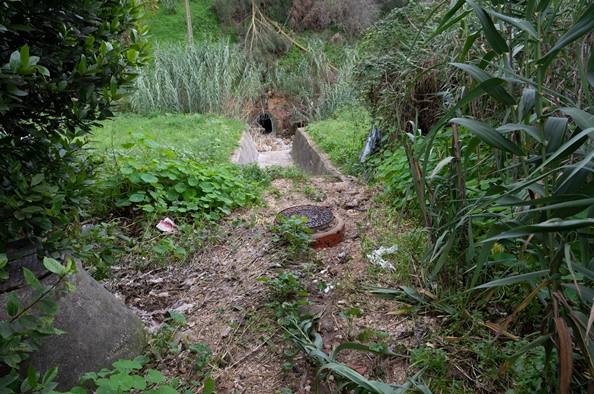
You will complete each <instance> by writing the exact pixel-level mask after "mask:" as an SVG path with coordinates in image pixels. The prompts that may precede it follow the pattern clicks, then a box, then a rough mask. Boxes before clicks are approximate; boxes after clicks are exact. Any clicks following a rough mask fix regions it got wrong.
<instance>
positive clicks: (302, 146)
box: [291, 128, 341, 179]
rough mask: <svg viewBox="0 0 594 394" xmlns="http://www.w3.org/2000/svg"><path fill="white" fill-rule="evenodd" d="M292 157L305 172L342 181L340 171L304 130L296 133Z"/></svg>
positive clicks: (298, 130)
mask: <svg viewBox="0 0 594 394" xmlns="http://www.w3.org/2000/svg"><path fill="white" fill-rule="evenodd" d="M291 157H292V158H293V161H294V162H295V164H296V165H297V166H299V168H301V170H302V171H303V172H306V173H309V174H312V175H330V176H333V177H336V178H338V179H341V177H340V173H339V172H338V170H337V169H336V168H334V167H333V166H332V165H331V164H330V159H329V158H328V155H326V154H325V153H324V152H322V151H321V150H319V149H318V148H317V147H316V143H315V142H314V141H313V140H312V139H311V137H310V136H309V135H308V134H307V133H306V132H305V130H304V129H302V128H300V129H297V131H296V132H295V137H294V138H293V148H292V149H291Z"/></svg>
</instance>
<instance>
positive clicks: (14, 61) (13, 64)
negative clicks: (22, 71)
mask: <svg viewBox="0 0 594 394" xmlns="http://www.w3.org/2000/svg"><path fill="white" fill-rule="evenodd" d="M19 68H21V54H20V53H19V51H14V52H13V53H11V54H10V71H12V72H14V73H16V72H17V70H18V69H19Z"/></svg>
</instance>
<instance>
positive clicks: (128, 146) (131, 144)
mask: <svg viewBox="0 0 594 394" xmlns="http://www.w3.org/2000/svg"><path fill="white" fill-rule="evenodd" d="M134 145H136V144H135V143H134V142H127V143H125V144H122V148H124V149H132V148H134Z"/></svg>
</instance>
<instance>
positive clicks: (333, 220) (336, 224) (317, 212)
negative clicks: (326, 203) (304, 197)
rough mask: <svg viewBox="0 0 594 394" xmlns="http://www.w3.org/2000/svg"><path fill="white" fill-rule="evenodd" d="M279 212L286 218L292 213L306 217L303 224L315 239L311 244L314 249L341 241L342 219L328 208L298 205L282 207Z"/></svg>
mask: <svg viewBox="0 0 594 394" xmlns="http://www.w3.org/2000/svg"><path fill="white" fill-rule="evenodd" d="M279 214H280V215H283V216H284V217H286V218H290V217H291V216H293V215H297V216H299V217H306V218H307V222H306V223H305V225H306V226H307V227H309V228H310V229H312V234H311V236H312V238H313V239H314V240H315V242H313V243H312V244H311V247H312V248H314V249H317V248H329V247H332V246H334V245H336V244H338V243H340V242H342V239H343V233H344V221H343V220H342V219H341V218H339V217H335V216H334V214H333V213H332V211H331V210H329V209H328V208H325V207H318V206H315V205H298V206H294V207H290V208H287V209H284V210H282V211H280V212H279ZM277 221H278V219H277Z"/></svg>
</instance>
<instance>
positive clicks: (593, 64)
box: [584, 51, 594, 88]
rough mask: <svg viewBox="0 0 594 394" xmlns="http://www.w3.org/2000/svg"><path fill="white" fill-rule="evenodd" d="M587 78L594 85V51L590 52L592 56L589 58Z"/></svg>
mask: <svg viewBox="0 0 594 394" xmlns="http://www.w3.org/2000/svg"><path fill="white" fill-rule="evenodd" d="M586 79H587V80H588V83H589V84H590V86H592V87H594V51H592V53H590V58H589V59H588V64H587V65H586ZM584 88H585V86H584Z"/></svg>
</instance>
